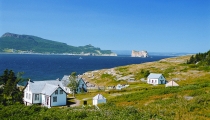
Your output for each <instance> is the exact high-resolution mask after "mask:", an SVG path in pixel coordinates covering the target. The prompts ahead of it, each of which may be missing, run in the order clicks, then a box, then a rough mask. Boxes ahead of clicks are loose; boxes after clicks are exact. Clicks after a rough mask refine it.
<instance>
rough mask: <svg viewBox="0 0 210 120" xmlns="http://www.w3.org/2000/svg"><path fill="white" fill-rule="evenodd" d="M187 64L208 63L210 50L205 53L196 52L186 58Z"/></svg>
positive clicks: (209, 61) (209, 63)
mask: <svg viewBox="0 0 210 120" xmlns="http://www.w3.org/2000/svg"><path fill="white" fill-rule="evenodd" d="M187 64H198V65H203V66H206V65H207V66H209V65H210V50H209V51H208V52H205V53H197V54H195V55H192V56H191V57H190V59H189V60H187Z"/></svg>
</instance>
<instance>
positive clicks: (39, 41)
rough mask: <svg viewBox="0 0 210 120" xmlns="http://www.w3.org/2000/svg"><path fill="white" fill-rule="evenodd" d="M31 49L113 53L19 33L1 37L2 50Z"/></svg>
mask: <svg viewBox="0 0 210 120" xmlns="http://www.w3.org/2000/svg"><path fill="white" fill-rule="evenodd" d="M11 49H13V51H12V52H20V51H30V52H32V53H72V54H81V53H90V54H111V53H112V52H111V50H101V49H100V48H96V47H94V46H92V45H86V46H79V47H75V46H71V45H67V44H66V43H61V42H56V41H52V40H47V39H43V38H40V37H36V36H31V35H18V34H13V33H5V34H4V35H2V37H1V38H0V52H9V51H10V52H11ZM14 50H15V51H14Z"/></svg>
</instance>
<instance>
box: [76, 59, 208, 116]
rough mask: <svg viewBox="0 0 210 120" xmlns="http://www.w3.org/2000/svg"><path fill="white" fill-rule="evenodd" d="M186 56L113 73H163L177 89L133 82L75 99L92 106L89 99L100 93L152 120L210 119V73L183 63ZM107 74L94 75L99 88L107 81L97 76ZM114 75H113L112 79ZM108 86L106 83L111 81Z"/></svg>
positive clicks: (109, 100)
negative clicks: (123, 86) (124, 86)
mask: <svg viewBox="0 0 210 120" xmlns="http://www.w3.org/2000/svg"><path fill="white" fill-rule="evenodd" d="M189 57H190V56H182V57H176V58H168V59H164V60H160V61H157V62H149V63H144V64H138V65H128V66H125V67H120V68H119V67H117V68H114V70H115V72H114V75H115V76H117V74H116V73H118V74H120V75H125V76H126V75H128V74H126V73H129V75H130V74H132V75H133V76H135V75H137V74H138V72H141V70H142V69H143V70H149V71H150V72H154V73H162V74H164V76H165V77H166V79H167V81H170V80H176V82H177V83H178V84H179V85H180V86H179V87H173V88H171V87H169V88H165V85H158V86H153V85H148V84H146V83H144V82H141V81H140V80H136V82H132V83H129V82H127V83H128V84H129V87H128V88H125V89H122V90H106V91H97V90H95V91H94V90H92V91H91V92H88V93H83V94H77V95H76V96H77V99H79V100H81V101H83V100H87V101H88V104H92V97H94V96H95V95H97V94H98V93H101V94H102V95H104V96H105V97H106V98H107V101H108V104H111V105H114V106H116V107H134V108H136V109H137V110H138V112H140V113H145V115H146V113H150V115H149V118H151V119H153V118H154V119H156V118H160V119H189V120H193V119H210V94H209V91H210V70H209V69H206V68H205V69H203V68H202V67H199V66H194V65H188V64H185V63H186V61H187V59H189ZM106 72H107V70H101V71H97V72H94V76H95V77H97V78H99V79H100V78H101V79H100V80H98V81H101V82H103V83H101V85H105V83H106V81H104V80H105V79H103V78H102V77H100V73H106ZM97 75H99V76H97ZM114 75H113V74H112V77H113V76H114ZM89 80H90V81H91V79H89ZM107 83H108V84H109V83H110V81H108V82H107ZM118 83H119V82H118ZM97 84H100V83H99V82H98V83H97ZM115 84H117V82H116V83H115ZM104 106H106V105H104ZM104 106H103V105H102V106H101V107H104ZM112 109H113V108H112ZM147 117H148V116H147Z"/></svg>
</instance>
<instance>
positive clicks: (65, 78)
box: [61, 75, 87, 94]
mask: <svg viewBox="0 0 210 120" xmlns="http://www.w3.org/2000/svg"><path fill="white" fill-rule="evenodd" d="M69 77H70V76H69V75H64V76H63V78H62V79H61V82H62V83H63V85H64V89H65V90H66V91H67V93H70V94H71V93H72V91H71V90H70V88H69V87H67V86H68V84H69V83H70V81H69ZM77 82H78V87H77V91H76V92H77V93H81V92H82V91H83V92H87V85H86V83H85V81H84V80H83V79H82V78H81V77H77Z"/></svg>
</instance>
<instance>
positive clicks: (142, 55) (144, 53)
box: [131, 50, 148, 58]
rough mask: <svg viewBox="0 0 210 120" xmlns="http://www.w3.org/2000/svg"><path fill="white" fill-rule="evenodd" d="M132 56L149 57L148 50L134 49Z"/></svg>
mask: <svg viewBox="0 0 210 120" xmlns="http://www.w3.org/2000/svg"><path fill="white" fill-rule="evenodd" d="M131 57H144V58H145V57H148V53H147V51H135V50H132V52H131Z"/></svg>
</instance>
